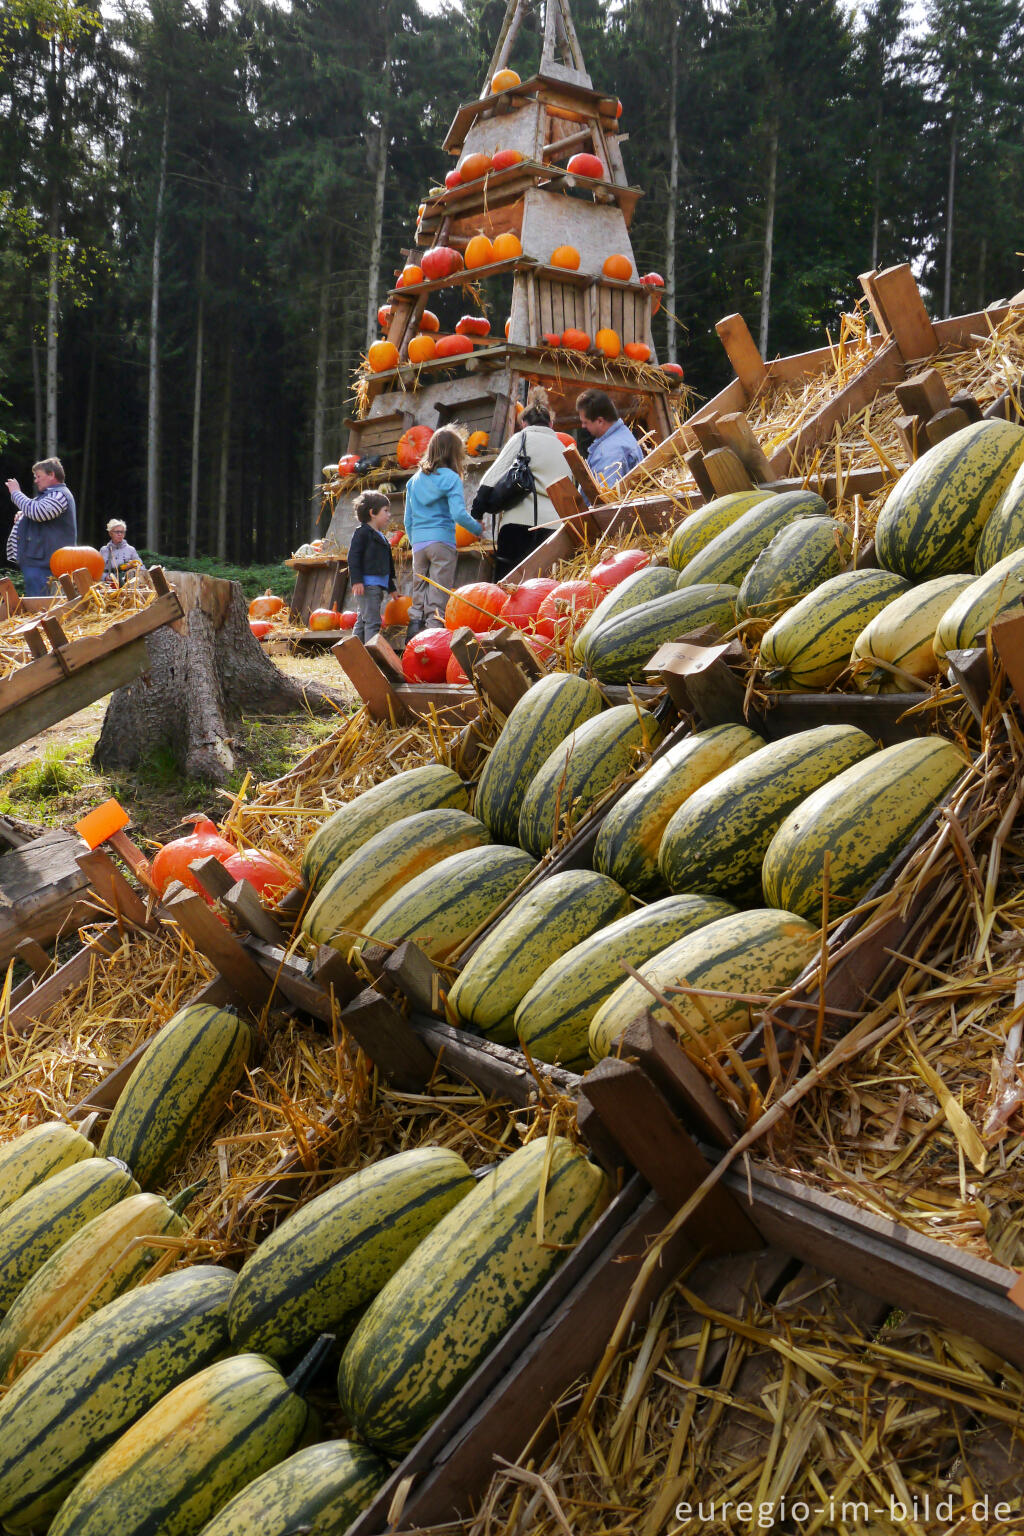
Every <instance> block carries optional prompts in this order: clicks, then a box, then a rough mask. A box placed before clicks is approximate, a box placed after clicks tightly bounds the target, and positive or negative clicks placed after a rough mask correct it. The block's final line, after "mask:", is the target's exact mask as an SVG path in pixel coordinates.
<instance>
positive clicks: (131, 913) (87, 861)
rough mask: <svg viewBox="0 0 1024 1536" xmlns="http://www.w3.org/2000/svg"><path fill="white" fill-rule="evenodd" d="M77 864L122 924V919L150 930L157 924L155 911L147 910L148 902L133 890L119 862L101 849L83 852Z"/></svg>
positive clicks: (118, 922)
mask: <svg viewBox="0 0 1024 1536" xmlns="http://www.w3.org/2000/svg"><path fill="white" fill-rule="evenodd" d="M76 863H77V864H78V867H79V869H80V870H81V871H82V873H83V874H84V875H85V877H86V879H87V880H88V881H89V883H90V885H91V886H92V888H93V890H94V891H95V892H96V894H97V895H98V896H100V897H101V898H102V900H103V901H105V902H106V903H107V905H108V906H109V907H110V908H111V910H112V911H113V913H114V916H115V920H116V921H117V924H118V926H119V927H120V923H121V919H122V918H125V919H127V921H128V922H129V923H134V924H135V925H136V927H138V928H150V929H151V928H154V927H155V926H156V924H155V920H154V918H153V915H152V913H150V912H148V911H147V909H146V903H145V902H144V901H143V900H142V898H141V897H140V896H139V894H138V892H137V891H133V890H132V888H131V886H130V885H129V884H128V882H127V880H126V879H125V878H124V876H123V875H122V873H121V871H120V870H119V869H118V868H117V865H116V864H115V863H114V862H113V860H112V859H110V858H109V857H108V856H107V854H106V853H104V851H103V849H102V848H94V849H92V851H91V852H89V853H80V854H79V855H78V858H77V860H76Z"/></svg>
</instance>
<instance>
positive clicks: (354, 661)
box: [331, 635, 405, 724]
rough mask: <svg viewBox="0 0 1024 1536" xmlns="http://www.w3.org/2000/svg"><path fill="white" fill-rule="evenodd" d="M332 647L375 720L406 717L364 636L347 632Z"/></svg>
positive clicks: (393, 721)
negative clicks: (364, 641)
mask: <svg viewBox="0 0 1024 1536" xmlns="http://www.w3.org/2000/svg"><path fill="white" fill-rule="evenodd" d="M331 651H332V653H333V655H334V657H335V659H336V660H337V663H338V665H339V666H340V668H341V670H342V671H343V672H344V674H345V676H346V677H347V678H348V680H349V682H350V683H351V684H352V686H353V688H354V689H355V690H356V693H358V695H359V697H360V698H361V699H362V701H363V703H364V704H365V705H366V707H367V709H368V710H369V712H370V715H371V716H372V718H373V719H374V720H383V721H390V722H391V723H392V724H396V723H397V722H398V721H399V720H402V719H404V718H405V717H404V716H403V714H402V706H401V704H400V703H399V700H398V696H397V694H396V693H395V690H394V688H393V687H392V686H391V684H390V682H389V681H388V679H387V678H386V677H385V676H384V674H383V672H382V671H381V669H380V667H378V665H377V663H376V662H375V661H374V659H373V657H372V656H371V655H370V653H369V651H368V650H367V649H366V647H365V645H364V644H363V642H362V641H361V640H357V639H356V637H355V635H347V636H346V637H345V639H344V640H339V641H338V643H337V645H332V646H331Z"/></svg>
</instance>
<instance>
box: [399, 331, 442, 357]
mask: <svg viewBox="0 0 1024 1536" xmlns="http://www.w3.org/2000/svg"><path fill="white" fill-rule="evenodd" d="M436 351H437V342H436V341H435V340H434V338H433V336H430V335H423V336H410V337H409V345H408V346H407V347H406V349H405V352H406V356H407V357H408V359H409V361H410V363H429V362H430V359H431V358H432V357H433V356H434V354H435V353H436Z"/></svg>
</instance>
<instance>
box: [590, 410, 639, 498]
mask: <svg viewBox="0 0 1024 1536" xmlns="http://www.w3.org/2000/svg"><path fill="white" fill-rule="evenodd" d="M642 458H643V454H642V452H641V451H640V444H639V443H638V442H637V440H636V438H635V437H634V436H633V434H632V432H631V431H630V430H629V428H628V427H627V426H626V423H625V422H624V421H622V420H621V419H620V420H619V421H613V422H612V424H611V426H610V427H609V428H608V430H607V432H604V433H602V435H601V436H600V437H595V438H594V441H593V442H592V443H591V445H590V448H589V450H588V452H587V463H588V464H589V465H590V472H591V474H592V475H593V477H594V479H595V480H604V482H605V484H606V485H615V483H616V481H618V480H621V479H622V477H623V475H625V474H627V473H628V472H629V470H631V469H632V468H633V466H634V465H636V464H639V463H640V460H641V459H642Z"/></svg>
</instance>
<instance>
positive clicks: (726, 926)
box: [590, 908, 820, 1061]
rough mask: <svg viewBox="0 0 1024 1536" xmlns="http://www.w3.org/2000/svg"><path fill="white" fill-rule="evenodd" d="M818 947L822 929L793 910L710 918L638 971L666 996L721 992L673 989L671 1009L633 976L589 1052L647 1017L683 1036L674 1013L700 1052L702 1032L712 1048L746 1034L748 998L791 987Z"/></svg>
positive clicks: (601, 1019)
mask: <svg viewBox="0 0 1024 1536" xmlns="http://www.w3.org/2000/svg"><path fill="white" fill-rule="evenodd" d="M819 945H820V937H819V932H818V929H817V928H814V927H812V925H811V924H810V923H808V922H805V921H804V919H803V918H802V917H797V916H796V915H795V914H794V913H792V912H782V911H776V910H775V909H774V908H767V909H766V908H755V909H754V910H753V911H751V912H736V913H735V914H734V915H733V916H731V917H722V918H719V920H718V921H717V922H714V923H708V924H707V925H706V926H705V927H702V928H698V929H697V931H696V932H695V933H691V934H688V935H687V936H686V937H685V938H682V939H679V940H678V941H677V942H676V943H675V944H670V945H669V946H668V947H667V948H666V949H663V950H662V951H661V953H660V954H657V955H655V956H653V958H652V959H650V960H648V961H646V962H645V964H643V965H641V966H638V967H637V970H638V973H639V975H640V976H642V977H644V979H645V980H646V981H648V982H649V983H650V985H651V986H653V987H654V988H656V989H657V990H658V991H659V992H662V993H665V992H666V989H669V988H673V987H684V986H688V987H693V988H696V989H699V990H700V991H701V992H702V993H704V994H707V993H721V994H723V995H722V996H706V995H704V996H701V997H700V998H699V999H694V998H692V997H690V996H687V995H686V994H684V993H671V992H668V993H667V998H666V1000H667V1002H668V1003H669V1004H670V1005H671V1007H666V1006H665V1005H664V1004H662V1003H659V1002H658V1001H657V1000H656V999H655V998H654V997H653V996H652V995H651V992H650V991H649V990H648V988H647V987H645V986H644V985H643V984H642V983H641V982H640V981H637V980H635V979H634V978H633V977H632V976H630V977H627V979H626V980H625V981H624V982H622V984H621V986H619V987H617V988H616V990H615V991H614V992H613V993H612V994H611V996H610V997H609V998H607V999H606V1001H605V1002H604V1003H602V1004H601V1007H600V1008H599V1009H598V1011H597V1013H596V1014H595V1015H594V1017H593V1019H592V1020H591V1023H590V1054H591V1056H592V1057H593V1059H594V1060H595V1061H600V1059H601V1058H602V1056H611V1055H612V1054H613V1053H614V1051H615V1049H616V1046H617V1045H618V1042H619V1040H620V1039H621V1038H622V1035H623V1034H624V1033H625V1031H626V1030H627V1029H628V1028H629V1026H630V1025H631V1024H634V1023H637V1022H639V1021H640V1020H642V1019H644V1018H646V1017H647V1016H648V1015H650V1017H651V1018H653V1019H656V1020H658V1021H659V1022H660V1023H663V1024H665V1025H666V1026H667V1027H668V1028H669V1029H671V1030H673V1031H674V1032H675V1033H677V1034H679V1032H680V1025H679V1024H678V1023H677V1022H676V1020H675V1019H674V1018H673V1013H675V1014H677V1015H679V1017H680V1018H681V1019H682V1020H683V1033H682V1035H681V1040H680V1043H681V1044H682V1045H684V1046H685V1047H686V1048H687V1049H692V1050H693V1051H695V1052H699V1049H700V1048H699V1046H691V1043H690V1042H691V1037H692V1036H695V1035H696V1036H703V1037H704V1039H705V1040H706V1041H707V1044H708V1048H709V1049H710V1050H711V1051H714V1050H715V1049H716V1047H717V1045H718V1044H719V1043H720V1042H721V1041H722V1040H730V1039H734V1038H735V1037H736V1036H737V1035H743V1034H746V1032H747V1030H748V1029H749V1028H750V1025H751V1022H752V1005H751V1004H749V1003H747V1002H746V1001H744V1000H743V999H745V998H747V997H750V996H755V997H756V996H759V995H761V994H769V993H772V992H775V991H777V990H778V989H781V988H785V987H788V986H791V985H792V983H793V982H794V981H795V980H796V978H797V977H798V976H799V975H800V973H801V971H803V970H804V969H805V968H806V967H807V966H808V965H809V964H810V963H811V961H812V960H813V959H814V957H815V955H816V954H817V953H818V949H819ZM754 1011H756V1009H755V1010H754Z"/></svg>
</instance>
